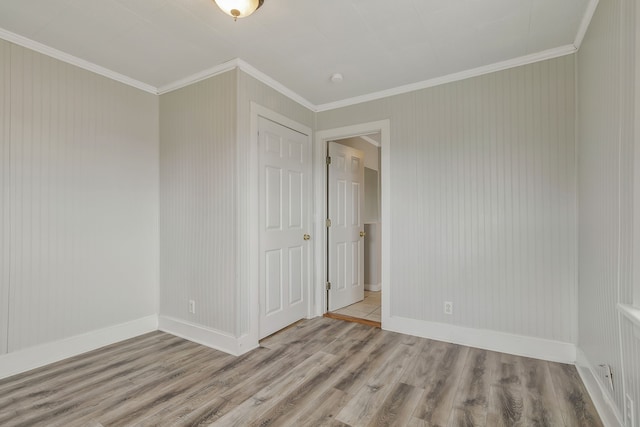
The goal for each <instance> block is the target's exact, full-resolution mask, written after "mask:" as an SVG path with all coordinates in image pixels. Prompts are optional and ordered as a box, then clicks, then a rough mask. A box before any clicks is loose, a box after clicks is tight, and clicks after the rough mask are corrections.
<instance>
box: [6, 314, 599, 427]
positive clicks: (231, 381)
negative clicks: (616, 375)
mask: <svg viewBox="0 0 640 427" xmlns="http://www.w3.org/2000/svg"><path fill="white" fill-rule="evenodd" d="M0 425H2V426H47V427H49V426H91V427H99V426H104V427H106V426H202V425H214V426H343V427H344V426H414V427H419V426H552V427H556V426H601V425H602V423H601V421H600V419H599V417H598V414H597V413H596V411H595V408H594V406H593V403H592V402H591V400H590V399H589V396H588V395H587V392H586V390H585V388H584V386H583V384H582V382H581V381H580V378H579V376H578V374H577V371H576V369H575V368H574V367H573V366H571V365H563V364H558V363H550V362H545V361H540V360H535V359H528V358H523V357H516V356H512V355H508V354H502V353H495V352H491V351H486V350H480V349H475V348H469V347H463V346H458V345H453V344H447V343H443V342H438V341H431V340H427V339H422V338H416V337H411V336H407V335H402V334H397V333H392V332H387V331H383V330H380V329H377V328H373V327H370V326H367V325H362V324H357V323H348V322H343V321H340V320H335V319H329V318H322V317H321V318H316V319H312V320H305V321H302V322H299V323H297V324H296V325H294V326H292V327H290V328H288V329H285V330H283V331H281V332H279V333H277V334H275V335H273V336H271V337H269V338H267V339H265V340H263V341H262V342H261V347H260V348H258V349H256V350H254V351H252V352H250V353H247V354H245V355H243V356H240V357H233V356H229V355H227V354H224V353H221V352H219V351H216V350H212V349H209V348H207V347H203V346H201V345H198V344H195V343H192V342H189V341H186V340H183V339H180V338H177V337H174V336H172V335H169V334H165V333H162V332H154V333H150V334H147V335H143V336H141V337H138V338H134V339H131V340H128V341H124V342H121V343H118V344H114V345H111V346H108V347H104V348H102V349H99V350H96V351H93V352H90V353H86V354H84V355H81V356H78V357H74V358H71V359H67V360H64V361H61V362H58V363H55V364H52V365H48V366H45V367H43V368H40V369H36V370H33V371H30V372H27V373H24V374H20V375H17V376H14V377H11V378H7V379H4V380H0Z"/></svg>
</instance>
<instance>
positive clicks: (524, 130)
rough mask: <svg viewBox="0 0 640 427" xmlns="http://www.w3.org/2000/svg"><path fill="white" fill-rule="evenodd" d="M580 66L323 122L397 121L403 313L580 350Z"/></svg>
mask: <svg viewBox="0 0 640 427" xmlns="http://www.w3.org/2000/svg"><path fill="white" fill-rule="evenodd" d="M574 61H575V57H574V56H573V55H572V56H565V57H562V58H558V59H553V60H549V61H544V62H540V63H536V64H532V65H527V66H523V67H519V68H515V69H510V70H506V71H501V72H497V73H492V74H489V75H485V76H481V77H476V78H472V79H468V80H464V81H460V82H456V83H451V84H447V85H443V86H439V87H435V88H431V89H425V90H421V91H416V92H412V93H408V94H404V95H398V96H394V97H390V98H385V99H381V100H377V101H372V102H368V103H364V104H359V105H355V106H351V107H345V108H341V109H337V110H333V111H327V112H322V113H319V114H318V116H317V129H318V130H323V129H330V128H335V127H340V126H346V125H351V124H356V123H362V122H369V121H374V120H382V119H390V120H391V146H390V157H391V158H390V168H391V171H390V182H391V191H390V193H391V194H390V195H389V197H390V205H391V218H390V226H391V236H392V240H391V243H390V245H391V248H390V249H391V250H390V253H391V260H390V268H391V277H392V284H391V314H392V315H393V316H401V317H405V318H410V319H417V320H425V321H436V322H443V323H451V324H455V325H461V326H468V327H472V328H480V329H490V330H495V331H503V332H509V333H514V334H521V335H527V336H534V337H541V338H547V339H551V340H557V341H563V342H570V343H574V342H575V341H576V338H577V337H576V335H577V331H576V317H577V314H576V297H577V291H576V271H577V268H576V243H575V242H576V191H577V189H576V178H575V177H576V168H575V165H576V159H575V149H576V147H575V134H574V128H575V93H574V87H575V78H574V74H575V66H574ZM386 173H388V172H387V171H385V170H383V171H382V174H386ZM443 301H453V303H454V314H453V316H445V315H444V314H443V309H442V306H443Z"/></svg>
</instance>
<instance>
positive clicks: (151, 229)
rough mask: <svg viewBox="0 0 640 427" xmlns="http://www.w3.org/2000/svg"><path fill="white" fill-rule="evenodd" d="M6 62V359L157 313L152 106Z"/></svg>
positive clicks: (64, 73) (37, 63)
mask: <svg viewBox="0 0 640 427" xmlns="http://www.w3.org/2000/svg"><path fill="white" fill-rule="evenodd" d="M10 54H11V93H10V109H11V123H10V128H11V131H10V135H9V136H10V141H11V144H10V147H11V150H10V158H9V159H8V160H9V162H10V168H9V169H10V190H9V192H10V215H11V227H10V233H9V234H10V235H9V236H6V238H7V239H8V240H9V241H10V242H9V244H10V245H11V257H10V268H8V269H10V272H11V276H10V283H11V286H10V303H9V310H8V312H9V330H8V332H9V334H8V335H9V341H8V344H9V348H8V351H9V352H13V351H16V350H20V349H24V348H28V347H31V346H34V345H37V344H43V343H49V342H53V341H56V340H60V339H63V338H67V337H71V336H75V335H79V334H82V333H86V332H91V331H93V330H97V329H102V328H107V327H110V326H115V325H119V324H122V323H125V322H129V321H133V320H137V319H140V318H143V317H146V316H149V315H152V314H154V313H155V310H156V295H157V283H158V100H157V97H156V96H154V95H151V94H147V93H144V92H142V91H139V90H136V89H133V88H130V87H128V86H125V85H122V84H120V83H117V82H114V81H112V80H109V79H106V78H104V77H100V76H97V75H95V74H93V73H90V72H88V71H85V70H81V69H79V68H77V67H74V66H72V65H69V64H65V63H62V62H60V61H57V60H55V59H52V58H50V57H47V56H44V55H41V54H38V53H35V52H33V51H30V50H28V49H25V48H22V47H19V46H15V45H12V46H11V53H10ZM3 69H6V68H3ZM5 99H6V97H4V96H3V97H2V100H3V101H2V102H3V103H4V104H3V105H5V107H6V102H5V101H4V100H5ZM4 133H5V135H6V131H5V132H4ZM4 153H5V154H6V153H7V150H6V149H5V150H4ZM4 161H5V164H6V161H7V159H4ZM2 174H3V176H4V177H5V178H6V173H5V168H3V169H2ZM5 188H6V184H5ZM3 200H4V197H3ZM5 212H6V209H5ZM5 240H6V239H5V238H3V241H5ZM2 271H3V273H2V274H3V275H4V274H5V273H4V271H6V270H5V268H3V270H2ZM3 312H4V311H3Z"/></svg>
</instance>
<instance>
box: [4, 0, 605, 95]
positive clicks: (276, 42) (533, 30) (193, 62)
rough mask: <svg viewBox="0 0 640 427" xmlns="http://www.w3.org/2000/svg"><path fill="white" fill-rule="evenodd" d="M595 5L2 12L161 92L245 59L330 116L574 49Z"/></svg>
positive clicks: (330, 0)
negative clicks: (359, 100) (341, 105)
mask: <svg viewBox="0 0 640 427" xmlns="http://www.w3.org/2000/svg"><path fill="white" fill-rule="evenodd" d="M591 1H593V0H591ZM589 3H590V0H320V1H319V0H265V3H264V6H263V7H262V8H261V9H259V10H258V11H257V12H256V13H255V14H254V15H252V16H250V17H248V18H244V19H240V20H238V21H237V22H234V21H233V19H231V18H230V17H229V16H228V15H225V14H224V13H223V12H222V11H220V10H219V9H218V7H217V6H216V5H215V4H214V3H213V1H212V0H2V1H0V28H2V29H4V30H7V31H9V32H11V33H15V34H17V35H19V36H23V37H26V38H28V39H30V40H33V41H36V42H39V43H42V44H44V45H46V46H49V47H52V48H55V49H57V50H60V51H62V52H65V53H67V54H70V55H73V56H75V57H78V58H80V59H83V60H86V61H88V62H91V63H93V64H96V65H98V66H101V67H104V68H106V69H108V70H112V71H114V72H116V73H120V74H122V75H124V76H127V77H129V78H131V79H135V80H137V81H139V82H142V83H145V84H147V85H150V86H153V87H154V88H162V87H165V86H170V85H171V84H172V83H174V82H176V81H179V80H182V79H185V78H187V77H188V76H191V75H193V74H197V73H199V72H202V71H203V70H207V69H210V68H212V67H215V66H217V65H219V64H222V63H225V62H227V61H229V60H232V59H235V58H241V59H242V60H244V61H246V62H247V63H249V64H250V65H252V66H253V67H255V68H256V69H258V70H259V71H261V72H262V73H264V74H266V75H268V76H270V77H271V78H272V79H274V80H276V81H277V82H280V83H281V84H283V85H284V86H286V87H287V88H288V89H290V90H292V91H293V92H295V93H297V94H299V95H300V96H301V97H303V98H305V99H306V100H308V101H309V102H310V103H312V104H314V105H323V104H328V103H334V102H336V101H340V100H345V99H349V98H354V97H361V96H363V95H366V94H370V93H374V92H379V91H384V90H389V89H392V88H395V87H398V86H403V85H409V84H413V83H416V82H422V81H425V80H430V79H435V78H439V77H443V76H447V75H450V74H454V73H460V72H463V71H466V70H470V69H475V68H478V67H483V66H487V65H490V64H495V63H498V62H501V61H507V60H510V59H514V58H519V57H523V56H527V55H531V54H535V53H539V52H543V51H547V50H551V49H555V48H559V47H568V46H569V47H572V46H573V45H574V43H575V40H576V36H577V34H578V33H579V32H580V28H581V23H583V20H586V19H585V16H586V11H587V9H588V6H589ZM583 26H584V24H583ZM5 36H6V32H5ZM335 72H340V73H342V74H343V75H344V81H343V82H342V83H340V84H334V83H331V82H330V76H331V75H332V74H333V73H335Z"/></svg>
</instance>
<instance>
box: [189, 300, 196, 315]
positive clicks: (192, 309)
mask: <svg viewBox="0 0 640 427" xmlns="http://www.w3.org/2000/svg"><path fill="white" fill-rule="evenodd" d="M189 313H191V314H196V302H195V301H194V300H192V299H190V300H189Z"/></svg>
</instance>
